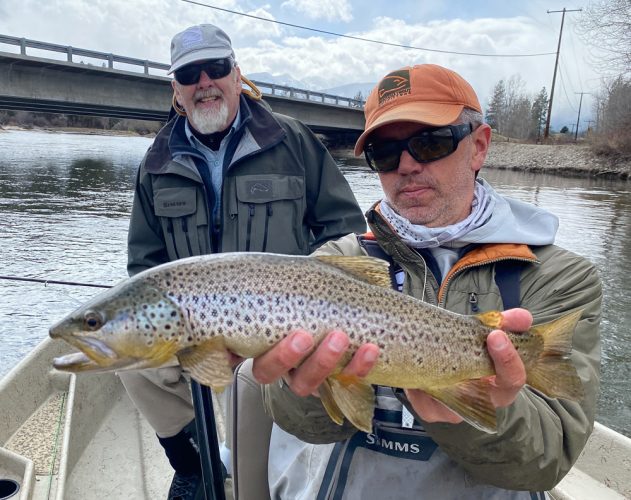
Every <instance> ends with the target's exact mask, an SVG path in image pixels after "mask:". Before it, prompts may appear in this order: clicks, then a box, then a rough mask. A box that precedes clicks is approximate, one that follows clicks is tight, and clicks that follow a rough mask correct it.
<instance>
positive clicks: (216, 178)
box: [119, 24, 365, 499]
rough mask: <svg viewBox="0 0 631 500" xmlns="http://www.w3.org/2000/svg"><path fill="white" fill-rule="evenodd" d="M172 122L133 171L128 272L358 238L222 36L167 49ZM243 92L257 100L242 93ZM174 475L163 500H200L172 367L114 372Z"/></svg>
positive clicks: (195, 35)
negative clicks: (351, 235) (198, 258)
mask: <svg viewBox="0 0 631 500" xmlns="http://www.w3.org/2000/svg"><path fill="white" fill-rule="evenodd" d="M170 73H173V74H174V80H173V82H172V86H173V90H174V96H173V107H174V109H175V111H176V112H177V115H176V116H175V117H174V118H172V119H171V120H169V122H168V123H167V124H166V125H165V126H164V128H163V129H162V130H161V131H160V132H159V133H158V135H157V136H156V139H155V141H154V143H153V145H152V146H151V148H150V149H149V150H148V151H147V153H146V155H145V157H144V158H143V161H142V163H141V165H140V168H139V170H138V177H137V182H136V188H135V195H134V203H133V207H132V213H131V221H130V226H129V235H128V253H129V256H128V266H127V269H128V272H129V274H130V275H134V274H136V273H138V272H140V271H143V270H145V269H148V268H150V267H153V266H156V265H158V264H163V263H165V262H169V261H172V260H176V259H180V258H184V257H189V256H193V255H202V254H208V253H217V252H232V251H253V252H273V253H283V254H296V255H307V254H309V253H311V252H312V251H313V250H315V249H316V248H317V247H319V246H320V245H322V244H323V243H325V242H327V241H329V240H332V239H336V238H339V237H341V236H344V235H346V234H348V233H352V232H363V231H364V230H365V222H364V217H363V215H362V212H361V210H360V208H359V206H358V205H357V202H356V200H355V197H354V195H353V193H352V191H351V189H350V187H349V186H348V183H347V182H346V180H345V179H344V177H343V176H342V174H341V173H340V171H339V169H338V167H337V165H336V164H335V161H334V160H333V158H332V157H331V156H330V154H329V153H328V152H327V150H326V148H325V147H324V145H323V144H322V143H321V142H320V141H319V140H318V139H317V138H316V137H315V135H314V134H313V133H312V132H311V131H310V130H309V129H308V128H307V127H306V126H305V125H303V124H302V123H300V122H299V121H297V120H294V119H292V118H289V117H287V116H283V115H278V114H275V113H272V111H271V110H270V109H269V107H268V106H267V104H265V103H264V102H263V101H261V94H260V92H259V91H258V89H256V87H255V86H254V85H253V84H251V82H249V81H248V80H247V79H246V78H244V77H243V76H242V75H241V70H240V69H239V66H238V65H237V63H236V61H235V55H234V52H233V50H232V45H231V42H230V39H229V38H228V35H227V34H226V33H224V32H223V31H222V30H220V29H219V28H217V27H216V26H213V25H208V24H206V25H199V26H192V27H190V28H188V29H186V30H184V31H183V32H181V33H178V34H177V35H175V37H174V38H173V40H172V42H171V68H170V69H169V74H170ZM242 81H243V82H245V83H246V84H247V85H248V86H250V87H251V89H252V90H245V89H243V88H242ZM119 375H120V378H121V380H122V382H123V384H124V385H125V388H126V389H127V392H128V394H129V396H130V398H131V399H132V401H133V402H134V404H135V405H136V407H137V408H138V409H139V410H140V412H141V413H142V414H143V416H144V417H145V418H146V419H147V420H148V422H149V423H150V425H151V426H152V427H153V429H154V430H155V432H156V434H157V435H158V439H159V441H160V444H161V445H162V446H163V448H164V450H165V453H166V455H167V457H168V459H169V462H170V463H171V465H172V466H173V468H174V469H175V475H174V478H173V482H172V484H171V488H170V491H169V496H168V498H169V499H193V498H196V497H199V495H200V494H201V490H202V488H201V484H202V480H201V479H202V478H201V468H200V460H199V455H198V452H197V443H196V439H197V438H196V433H195V421H194V417H195V414H194V409H193V405H192V403H191V395H190V389H189V387H188V384H187V382H186V380H185V379H184V377H183V376H182V372H181V369H180V368H179V366H178V367H169V368H161V369H154V370H141V371H128V372H121V373H120V374H119Z"/></svg>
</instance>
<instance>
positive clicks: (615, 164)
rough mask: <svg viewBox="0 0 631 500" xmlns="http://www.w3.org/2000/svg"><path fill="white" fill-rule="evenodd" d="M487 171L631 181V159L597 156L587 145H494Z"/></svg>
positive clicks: (617, 156)
mask: <svg viewBox="0 0 631 500" xmlns="http://www.w3.org/2000/svg"><path fill="white" fill-rule="evenodd" d="M485 168H499V169H509V170H524V171H531V172H545V173H551V174H557V175H566V176H570V177H591V176H597V177H609V178H617V179H623V180H631V157H629V156H626V157H625V156H622V155H596V154H595V153H594V152H593V151H592V150H591V149H590V148H589V147H588V146H584V145H576V144H558V145H543V144H518V143H511V142H492V143H491V148H490V150H489V154H488V156H487V159H486V163H485Z"/></svg>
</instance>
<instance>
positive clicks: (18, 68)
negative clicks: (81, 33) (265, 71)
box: [0, 35, 364, 140]
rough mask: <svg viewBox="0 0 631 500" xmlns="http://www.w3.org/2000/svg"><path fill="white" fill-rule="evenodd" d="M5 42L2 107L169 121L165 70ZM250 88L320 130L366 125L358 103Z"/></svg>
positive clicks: (0, 62) (0, 61)
mask: <svg viewBox="0 0 631 500" xmlns="http://www.w3.org/2000/svg"><path fill="white" fill-rule="evenodd" d="M2 44H5V45H11V46H14V47H15V46H17V47H19V53H18V51H17V50H15V52H3V51H0V109H12V110H22V111H39V112H48V113H65V114H75V115H90V116H106V117H114V118H130V119H140V120H156V121H164V120H166V118H167V116H168V113H169V109H170V104H171V97H172V94H173V92H172V89H171V84H170V81H171V78H168V77H166V76H165V75H166V71H167V70H168V68H169V65H168V64H164V63H157V62H152V61H145V60H141V59H134V58H130V57H125V56H118V55H114V54H106V53H103V52H96V51H92V50H86V49H80V48H76V47H69V46H62V45H56V44H50V43H46V42H38V41H35V40H27V39H24V38H17V37H10V36H6V35H0V47H2ZM27 48H28V49H34V50H38V51H39V53H38V56H33V55H30V54H27V53H26V51H27ZM42 52H43V53H44V56H42V55H41V53H42ZM59 54H63V55H62V56H61V57H62V58H64V59H65V60H60V56H59ZM246 76H247V75H246ZM253 83H255V84H256V85H257V87H259V89H260V90H261V91H262V92H263V94H264V95H263V98H264V100H265V101H266V102H268V103H269V104H270V106H271V107H272V109H273V110H274V111H276V112H278V113H282V114H286V115H289V116H293V117H295V118H298V119H299V120H301V121H302V122H303V123H305V124H306V125H308V126H309V127H310V128H311V129H312V130H313V131H315V132H318V133H323V134H326V135H333V136H338V138H340V137H341V136H342V137H343V136H347V139H349V140H353V138H354V137H357V136H358V135H359V133H360V132H361V130H362V129H363V127H364V114H363V102H361V101H357V100H355V99H349V98H347V97H340V96H334V95H329V94H323V93H319V92H311V91H307V90H301V89H296V88H291V87H284V86H280V85H274V84H269V83H264V82H258V81H255V82H253Z"/></svg>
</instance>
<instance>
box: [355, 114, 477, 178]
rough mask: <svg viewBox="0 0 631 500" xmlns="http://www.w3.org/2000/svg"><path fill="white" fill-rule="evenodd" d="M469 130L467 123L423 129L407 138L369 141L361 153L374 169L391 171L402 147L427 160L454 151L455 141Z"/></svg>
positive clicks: (418, 158)
mask: <svg viewBox="0 0 631 500" xmlns="http://www.w3.org/2000/svg"><path fill="white" fill-rule="evenodd" d="M471 132H473V125H471V124H470V123H465V124H463V125H447V126H446V127H440V128H434V129H431V130H423V131H422V132H419V133H418V134H415V135H413V136H412V137H408V138H407V139H401V140H398V141H397V140H384V141H383V142H370V143H368V145H366V147H365V148H364V155H365V156H366V161H367V162H368V166H369V167H370V168H372V169H373V170H374V171H376V172H391V171H392V170H396V169H397V168H399V160H400V159H401V153H403V151H407V152H408V153H410V155H411V156H412V158H414V159H415V160H416V161H417V162H419V163H430V162H432V161H436V160H440V159H441V158H445V157H446V156H449V155H450V154H451V153H453V152H454V151H455V150H456V149H457V148H458V143H460V141H461V140H462V139H464V138H465V137H467V136H468V135H469V134H471Z"/></svg>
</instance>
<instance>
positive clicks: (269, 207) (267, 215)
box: [261, 202, 273, 252]
mask: <svg viewBox="0 0 631 500" xmlns="http://www.w3.org/2000/svg"><path fill="white" fill-rule="evenodd" d="M272 213H273V211H272V203H271V202H267V203H266V204H265V232H264V233H263V249H262V250H261V252H264V251H265V250H267V231H268V229H269V219H270V217H271V216H272Z"/></svg>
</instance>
